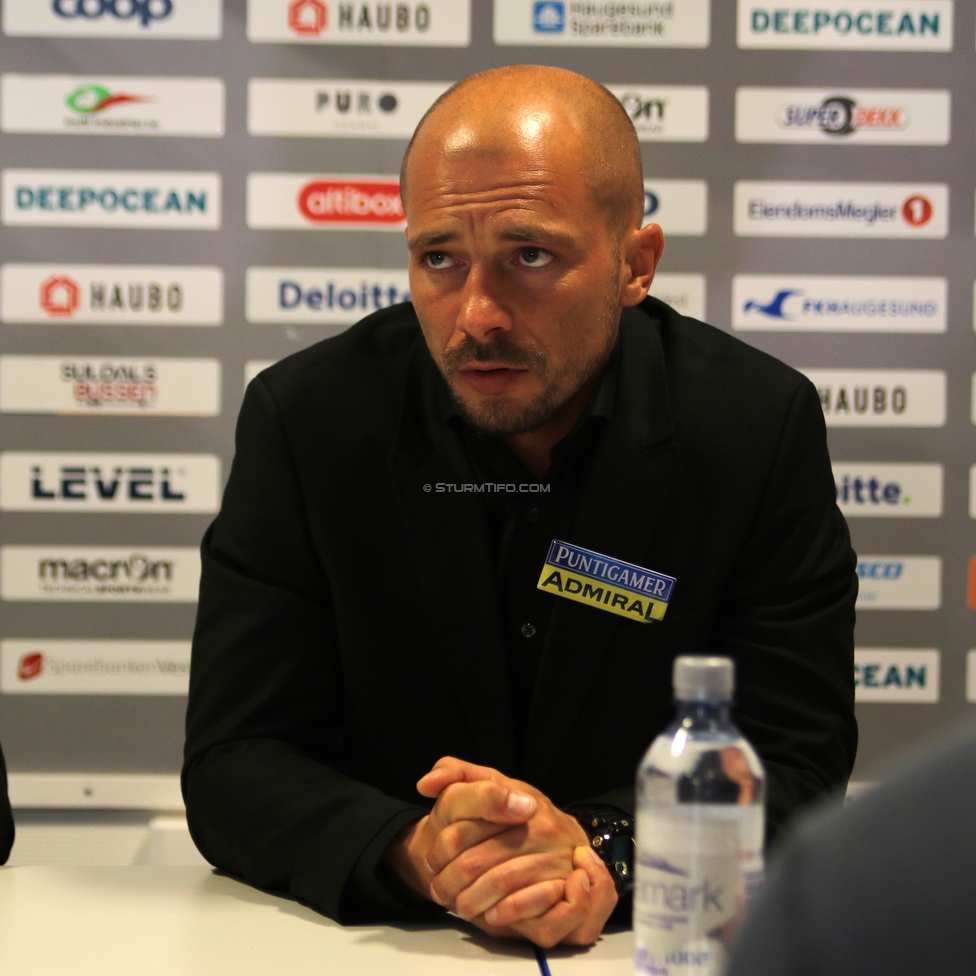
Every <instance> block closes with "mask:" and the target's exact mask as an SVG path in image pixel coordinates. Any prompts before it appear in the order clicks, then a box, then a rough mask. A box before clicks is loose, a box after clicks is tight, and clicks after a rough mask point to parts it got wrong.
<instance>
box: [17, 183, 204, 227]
mask: <svg viewBox="0 0 976 976" xmlns="http://www.w3.org/2000/svg"><path fill="white" fill-rule="evenodd" d="M2 182H3V188H2V208H3V209H2V219H3V223H4V224H6V225H7V226H25V227H26V226H32V227H115V228H118V227H130V228H160V229H162V228H168V229H171V230H177V229H178V230H216V229H217V228H218V227H219V226H220V176H219V174H217V173H154V172H148V171H136V172H110V171H105V172H98V171H91V170H40V169H6V170H4V171H3V173H2Z"/></svg>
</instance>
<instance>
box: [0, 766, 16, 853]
mask: <svg viewBox="0 0 976 976" xmlns="http://www.w3.org/2000/svg"><path fill="white" fill-rule="evenodd" d="M13 844H14V818H13V814H12V813H11V812H10V800H9V799H7V767H6V764H5V763H4V761H3V750H2V749H0V864H6V863H7V858H8V857H10V848H11V847H13Z"/></svg>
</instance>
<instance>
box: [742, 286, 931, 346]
mask: <svg viewBox="0 0 976 976" xmlns="http://www.w3.org/2000/svg"><path fill="white" fill-rule="evenodd" d="M947 291H948V286H947V283H946V279H945V278H867V277H859V276H853V275H851V276H844V277H840V276H838V277H830V276H828V275H736V276H735V277H734V278H733V279H732V328H733V329H737V330H743V331H757V330H758V331H767V332H922V333H924V332H945V330H946V317H947V316H946V299H947Z"/></svg>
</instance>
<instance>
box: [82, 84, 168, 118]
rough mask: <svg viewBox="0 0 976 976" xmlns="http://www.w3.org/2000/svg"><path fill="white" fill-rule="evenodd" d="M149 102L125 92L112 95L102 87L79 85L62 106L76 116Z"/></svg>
mask: <svg viewBox="0 0 976 976" xmlns="http://www.w3.org/2000/svg"><path fill="white" fill-rule="evenodd" d="M151 101H152V99H151V98H147V97H146V96H145V95H129V94H126V93H125V92H116V93H115V94H113V93H112V92H111V91H109V90H108V89H107V88H105V87H103V86H102V85H81V86H79V87H78V88H76V89H75V90H74V91H73V92H72V93H71V94H70V95H69V96H68V97H67V98H66V99H65V100H64V104H65V105H67V106H68V108H70V109H71V111H72V112H75V113H77V114H78V115H96V114H97V113H99V112H104V111H105V109H107V108H111V107H112V106H113V105H126V104H128V103H130V102H151Z"/></svg>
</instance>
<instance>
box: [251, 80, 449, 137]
mask: <svg viewBox="0 0 976 976" xmlns="http://www.w3.org/2000/svg"><path fill="white" fill-rule="evenodd" d="M449 87H450V86H449V84H448V83H446V82H412V81H355V82H350V81H348V80H331V79H323V80H322V81H295V80H293V79H290V78H288V79H285V78H252V79H251V80H250V81H249V82H248V90H247V91H248V94H247V131H248V132H250V133H251V135H256V136H328V137H330V138H354V139H364V138H365V139H409V138H410V136H412V135H413V130H414V129H415V128H416V127H417V123H418V122H420V120H421V118H422V117H423V115H424V113H425V112H426V111H427V109H428V108H430V106H431V105H433V103H434V101H435V100H436V99H437V98H438V97H439V96H440V95H442V94H443V93H444V92H445V91H447V89H448V88H449Z"/></svg>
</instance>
